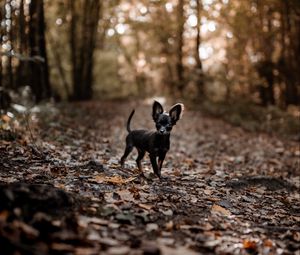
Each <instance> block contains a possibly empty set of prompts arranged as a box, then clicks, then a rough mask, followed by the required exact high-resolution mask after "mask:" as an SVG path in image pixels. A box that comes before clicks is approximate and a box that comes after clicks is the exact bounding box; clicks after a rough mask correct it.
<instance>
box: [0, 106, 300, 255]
mask: <svg viewBox="0 0 300 255" xmlns="http://www.w3.org/2000/svg"><path fill="white" fill-rule="evenodd" d="M132 108H135V109H136V114H135V115H134V117H133V119H132V128H153V127H154V124H153V121H152V120H151V104H146V103H144V102H131V103H129V102H128V101H124V102H120V101H118V102H116V101H108V102H102V103H99V102H85V103H73V104H65V105H60V106H58V107H54V106H44V107H40V108H39V111H36V112H35V113H32V114H31V115H30V117H27V120H26V119H25V121H24V120H23V122H22V121H20V122H19V123H17V124H18V125H19V127H17V126H16V127H15V128H16V133H15V134H13V138H14V139H11V134H9V132H7V133H6V135H5V136H4V135H3V136H2V139H1V141H0V154H1V157H0V254H1V255H2V254H5V255H9V254H34V255H43V254H45V255H46V254H77V255H92V254H110V255H122V254H137V255H138V254H147V255H150V254H152V255H156V254H163V255H174V254H175V255H176V254H178V255H179V254H185V255H190V254H191V255H192V254H300V197H299V188H300V183H299V177H300V169H299V168H300V160H299V158H300V148H299V142H297V141H293V140H287V139H285V140H283V139H280V138H279V137H276V136H270V135H268V134H265V133H258V132H255V133H254V132H252V133H251V132H246V131H244V130H243V129H241V128H239V127H234V126H232V125H230V124H228V123H226V122H224V121H222V120H219V119H216V118H211V117H208V116H205V115H203V114H202V113H201V112H199V111H192V110H189V109H187V110H186V111H185V113H184V116H183V118H182V119H181V120H180V121H179V122H178V123H177V125H176V126H175V127H174V129H173V131H172V134H171V149H170V151H169V152H168V154H167V157H166V159H165V162H164V166H163V169H162V176H163V177H164V178H163V179H161V180H159V179H158V178H157V177H155V176H154V175H153V173H152V169H151V166H150V161H149V158H148V156H146V157H145V158H144V160H143V169H144V173H145V176H146V177H144V178H143V177H141V176H139V175H138V174H137V171H136V163H135V157H136V155H137V154H136V152H134V153H132V154H131V155H130V156H129V157H128V159H127V161H126V163H125V167H124V168H123V169H122V168H121V167H120V165H119V159H120V157H121V155H122V153H123V150H124V146H125V137H126V134H127V131H126V129H125V122H126V121H127V118H128V115H129V113H130V112H131V110H132ZM3 118H4V117H3ZM29 119H30V120H29ZM4 120H5V121H6V122H9V121H10V120H9V117H7V116H5V118H4ZM14 125H16V123H15V124H14Z"/></svg>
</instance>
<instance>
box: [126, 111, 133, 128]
mask: <svg viewBox="0 0 300 255" xmlns="http://www.w3.org/2000/svg"><path fill="white" fill-rule="evenodd" d="M133 114H134V110H132V112H131V113H130V115H129V118H128V120H127V126H126V127H127V131H128V132H129V133H130V132H131V129H130V121H131V119H132V116H133Z"/></svg>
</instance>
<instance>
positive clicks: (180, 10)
mask: <svg viewBox="0 0 300 255" xmlns="http://www.w3.org/2000/svg"><path fill="white" fill-rule="evenodd" d="M177 22H178V23H177V33H176V39H177V50H176V72H177V89H178V91H179V93H180V94H181V95H182V93H183V89H184V85H185V84H184V65H183V42H184V41H183V33H184V23H185V17H184V0H178V4H177Z"/></svg>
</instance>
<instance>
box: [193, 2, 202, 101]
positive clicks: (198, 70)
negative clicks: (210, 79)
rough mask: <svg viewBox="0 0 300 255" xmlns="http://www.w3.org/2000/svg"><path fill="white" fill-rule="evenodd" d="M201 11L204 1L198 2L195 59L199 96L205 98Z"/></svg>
mask: <svg viewBox="0 0 300 255" xmlns="http://www.w3.org/2000/svg"><path fill="white" fill-rule="evenodd" d="M201 11H202V0H196V17H197V26H196V43H195V59H196V66H195V69H196V74H197V78H196V79H197V80H196V84H197V88H198V96H199V97H203V94H204V75H203V67H202V61H201V59H200V54H199V49H200V44H201Z"/></svg>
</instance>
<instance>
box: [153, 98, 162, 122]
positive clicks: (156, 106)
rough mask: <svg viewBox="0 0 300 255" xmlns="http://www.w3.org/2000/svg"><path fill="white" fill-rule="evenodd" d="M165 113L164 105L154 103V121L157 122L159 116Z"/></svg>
mask: <svg viewBox="0 0 300 255" xmlns="http://www.w3.org/2000/svg"><path fill="white" fill-rule="evenodd" d="M163 112H164V109H163V107H162V105H161V104H160V103H159V102H157V101H154V103H153V107H152V117H153V120H154V121H157V119H158V116H159V115H160V114H162V113H163Z"/></svg>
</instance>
